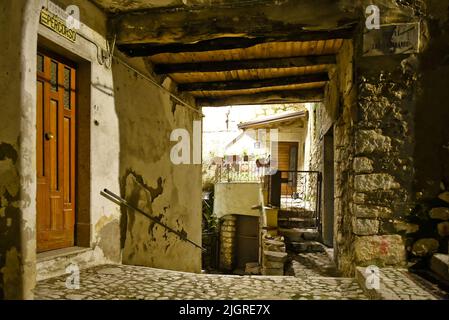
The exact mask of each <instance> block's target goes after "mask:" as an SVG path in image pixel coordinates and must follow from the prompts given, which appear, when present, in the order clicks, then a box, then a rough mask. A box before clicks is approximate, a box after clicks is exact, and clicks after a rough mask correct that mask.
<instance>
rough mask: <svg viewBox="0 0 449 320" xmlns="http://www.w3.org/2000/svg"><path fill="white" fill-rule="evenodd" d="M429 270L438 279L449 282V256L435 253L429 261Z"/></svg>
mask: <svg viewBox="0 0 449 320" xmlns="http://www.w3.org/2000/svg"><path fill="white" fill-rule="evenodd" d="M430 269H431V270H432V271H433V272H435V273H436V274H437V275H438V276H439V277H441V278H443V279H445V280H447V281H449V254H443V253H435V254H434V255H433V256H432V259H430Z"/></svg>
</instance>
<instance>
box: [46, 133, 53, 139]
mask: <svg viewBox="0 0 449 320" xmlns="http://www.w3.org/2000/svg"><path fill="white" fill-rule="evenodd" d="M54 137H55V136H54V135H53V133H51V132H47V133H45V139H46V140H51V139H53V138H54Z"/></svg>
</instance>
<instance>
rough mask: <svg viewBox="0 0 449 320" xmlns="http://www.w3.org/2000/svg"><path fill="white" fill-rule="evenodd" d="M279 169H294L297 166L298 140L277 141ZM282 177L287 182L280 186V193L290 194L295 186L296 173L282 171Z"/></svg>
mask: <svg viewBox="0 0 449 320" xmlns="http://www.w3.org/2000/svg"><path fill="white" fill-rule="evenodd" d="M278 163H279V165H278V167H279V171H296V170H297V167H298V142H278ZM282 178H288V180H289V182H288V183H283V184H282V186H281V194H282V195H291V193H292V192H293V190H294V188H295V186H296V174H294V173H287V172H284V173H283V174H282Z"/></svg>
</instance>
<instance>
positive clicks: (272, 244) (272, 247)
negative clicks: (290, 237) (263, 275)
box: [263, 239, 285, 252]
mask: <svg viewBox="0 0 449 320" xmlns="http://www.w3.org/2000/svg"><path fill="white" fill-rule="evenodd" d="M263 249H264V250H265V251H275V252H285V243H284V242H283V241H277V240H269V239H265V240H264V241H263Z"/></svg>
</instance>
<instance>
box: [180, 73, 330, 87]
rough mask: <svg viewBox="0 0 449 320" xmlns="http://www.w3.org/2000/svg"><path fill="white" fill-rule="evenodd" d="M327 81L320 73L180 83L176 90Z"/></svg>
mask: <svg viewBox="0 0 449 320" xmlns="http://www.w3.org/2000/svg"><path fill="white" fill-rule="evenodd" d="M328 80H329V76H328V74H327V72H322V73H314V74H305V75H299V76H290V77H280V78H269V79H257V80H238V81H217V82H193V83H180V84H178V90H179V91H221V90H244V89H258V88H265V87H277V86H286V85H292V84H306V83H314V82H323V81H328Z"/></svg>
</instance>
